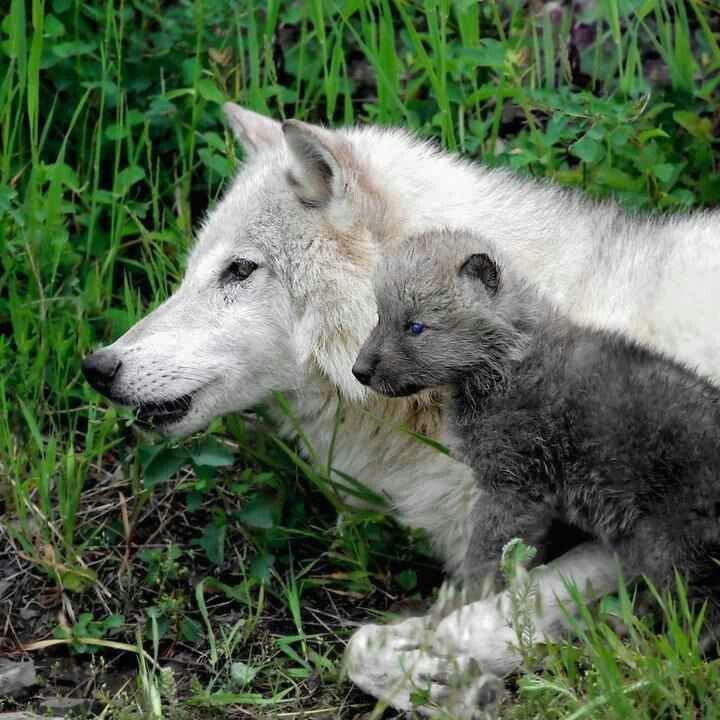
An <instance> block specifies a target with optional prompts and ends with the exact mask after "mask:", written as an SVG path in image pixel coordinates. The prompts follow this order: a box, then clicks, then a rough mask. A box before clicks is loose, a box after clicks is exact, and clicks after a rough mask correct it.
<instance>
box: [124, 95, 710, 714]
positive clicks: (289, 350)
mask: <svg viewBox="0 0 720 720" xmlns="http://www.w3.org/2000/svg"><path fill="white" fill-rule="evenodd" d="M226 112H227V114H228V116H229V118H230V121H231V124H232V126H233V129H234V130H235V133H236V135H237V136H238V138H239V139H240V140H241V142H243V143H244V146H245V149H246V152H247V153H248V156H249V158H248V161H247V162H246V163H245V165H244V167H243V169H242V171H241V172H240V174H239V175H238V177H237V178H236V180H235V181H234V183H233V184H232V186H231V187H230V188H229V189H228V191H227V193H226V195H225V197H224V198H223V199H222V201H221V202H220V203H219V204H218V205H217V207H216V208H214V209H213V210H212V211H211V213H210V214H209V215H208V217H207V219H206V221H205V222H204V223H203V226H202V228H201V230H200V232H199V235H198V240H197V243H196V246H195V249H194V251H193V253H192V255H191V257H190V261H189V263H188V268H187V273H186V276H185V279H184V281H183V283H182V286H181V287H180V288H179V290H178V291H177V292H176V294H175V295H174V296H173V297H172V298H171V299H170V300H168V302H167V303H165V304H164V305H163V306H161V308H159V309H158V310H156V311H155V312H154V313H152V314H151V315H149V316H148V317H147V318H145V319H144V320H143V321H141V322H140V323H138V325H137V326H135V327H134V328H132V329H131V330H130V331H129V332H128V333H127V334H126V335H125V336H123V337H122V338H120V339H119V340H118V341H117V342H116V343H115V344H114V346H113V347H114V349H115V350H116V351H117V353H118V354H119V356H120V358H121V359H122V363H123V364H122V367H121V370H120V372H119V374H118V377H117V384H118V391H119V392H122V393H124V394H125V396H126V397H127V398H128V401H129V402H133V403H140V402H147V401H152V400H157V399H170V398H172V397H173V396H178V395H181V394H184V393H189V392H194V393H195V394H194V397H193V402H192V406H191V409H190V412H189V414H188V415H187V416H186V417H185V418H184V419H183V420H182V421H180V422H179V423H177V424H176V425H175V426H174V427H172V428H170V430H171V431H172V432H174V433H177V434H183V433H188V432H191V431H194V430H196V429H198V428H201V427H202V426H204V425H206V424H207V423H208V422H209V421H210V420H211V419H212V417H214V416H216V415H219V414H222V413H228V412H233V411H238V410H242V409H245V408H247V407H249V406H250V405H252V404H254V403H257V402H259V401H261V400H266V399H268V398H269V397H270V396H271V394H272V392H273V391H275V390H281V391H284V392H286V393H288V394H289V396H290V398H291V400H292V404H293V408H294V411H295V413H296V414H297V417H298V420H299V421H300V423H301V425H302V428H303V432H304V434H305V436H306V437H307V438H309V440H310V442H311V443H312V445H313V447H314V450H315V452H316V454H317V456H318V457H319V458H321V460H322V462H323V463H327V464H331V465H332V466H333V467H335V468H338V469H339V470H341V471H342V472H344V473H347V474H349V475H351V476H353V477H355V478H357V479H358V480H360V481H361V482H363V483H365V484H366V485H368V486H369V487H370V488H372V489H374V490H375V491H376V492H378V493H380V494H382V495H384V496H386V497H387V498H388V499H389V501H390V502H391V503H392V505H393V506H394V508H395V511H396V513H397V516H398V518H399V519H400V521H401V522H403V523H405V524H407V525H410V526H414V527H418V528H423V529H425V530H426V531H427V532H428V534H429V536H430V539H431V541H432V543H433V546H434V547H435V549H436V551H437V553H438V555H439V556H440V557H441V558H442V559H443V560H444V561H445V563H446V566H447V568H448V570H449V571H451V572H452V571H454V570H455V569H457V568H458V566H459V564H460V561H461V559H462V557H463V556H464V553H465V549H466V546H467V542H468V532H469V523H468V516H469V512H470V509H471V508H472V506H473V504H474V503H475V502H478V501H481V494H480V492H479V490H478V489H477V488H476V486H475V483H474V482H473V480H472V475H471V472H470V471H469V469H467V468H466V467H464V466H462V465H459V464H458V463H456V462H455V461H453V460H451V459H449V458H447V457H445V456H444V455H441V454H439V453H437V452H436V451H434V450H432V449H430V448H428V447H426V446H424V445H421V444H419V443H418V442H416V441H414V440H412V439H411V438H410V437H409V436H408V435H407V434H405V433H403V432H401V431H399V430H396V429H395V428H396V427H397V426H399V425H406V426H407V425H409V426H410V427H411V428H413V429H415V430H420V431H422V432H428V433H431V434H434V435H435V436H436V437H438V438H439V439H440V440H444V439H446V438H444V436H443V431H442V422H441V420H442V419H441V417H440V414H439V410H438V407H439V405H438V399H437V398H433V397H431V396H425V397H423V398H419V399H416V400H411V401H389V400H384V399H380V398H377V397H373V396H370V395H368V394H367V392H366V390H365V389H364V388H363V387H362V386H361V385H360V384H359V383H357V382H356V381H355V379H354V378H353V376H352V374H351V367H352V364H353V362H354V360H355V356H356V354H357V352H358V350H359V348H360V345H361V343H362V341H363V340H364V338H365V337H366V335H367V334H368V333H369V331H370V329H371V327H372V326H373V324H374V322H375V304H374V297H373V293H372V283H371V279H372V273H373V268H374V266H375V264H376V262H377V259H378V258H379V257H380V255H381V253H382V252H383V250H384V248H386V247H388V246H389V245H392V244H394V243H396V242H398V241H400V240H402V239H404V238H405V237H407V236H408V235H411V234H415V233H419V232H422V231H426V230H429V229H432V228H437V227H439V226H445V227H449V228H470V229H472V230H473V231H475V232H477V233H480V234H482V235H484V236H486V237H488V238H491V239H492V240H494V241H495V242H496V243H497V244H498V245H499V246H501V247H502V248H503V249H504V251H506V253H507V254H508V256H510V257H511V258H512V260H513V262H516V263H517V264H518V269H519V271H520V272H521V273H522V274H524V275H526V276H528V277H530V278H532V279H533V280H534V282H535V283H536V284H537V285H538V286H539V287H540V288H541V289H542V290H543V291H545V292H546V293H547V294H548V296H549V297H551V298H552V299H553V300H554V301H555V302H557V303H558V304H559V305H560V306H561V307H562V309H564V310H565V311H566V312H568V313H570V314H571V315H572V317H573V318H574V319H575V320H578V321H581V322H585V323H589V324H593V325H597V326H601V327H611V328H615V329H618V330H621V331H623V332H626V333H627V334H629V335H630V336H632V337H634V338H637V339H639V340H643V341H646V342H648V343H650V344H651V345H653V346H654V347H656V348H657V349H659V350H663V351H665V352H668V353H670V354H672V355H674V356H675V357H676V358H678V359H680V360H682V361H685V362H686V363H688V364H689V365H691V366H693V367H696V368H698V369H699V370H700V371H701V372H704V373H706V374H708V375H710V376H713V377H716V378H718V377H720V314H718V313H717V312H716V307H717V306H718V300H720V283H718V281H717V279H718V277H720V272H719V271H720V243H719V242H718V238H719V237H720V220H719V218H718V215H717V214H697V215H695V216H691V217H678V218H675V219H648V218H637V219H633V218H630V217H628V216H626V215H624V214H623V213H622V212H621V211H620V210H619V209H618V208H617V207H615V206H614V205H611V204H593V203H590V202H588V201H587V200H585V199H583V198H582V197H581V196H579V195H577V194H573V193H568V192H566V191H563V190H561V189H559V188H557V187H555V186H553V185H550V184H539V183H534V182H529V181H523V180H520V179H519V178H517V177H516V176H514V175H512V174H510V173H507V172H504V171H489V170H486V169H483V168H481V167H479V166H477V165H473V164H470V163H467V162H464V161H462V160H460V159H458V158H456V157H452V156H450V155H447V154H444V153H441V152H439V151H438V150H436V149H435V148H434V147H433V146H431V145H429V144H427V143H422V142H419V141H417V140H416V139H414V138H413V137H411V136H410V135H408V134H407V133H405V132H403V131H400V130H391V129H381V128H377V127H365V128H353V129H347V130H343V131H337V132H331V131H328V130H324V129H321V128H318V127H316V126H310V125H305V124H303V123H297V122H294V121H293V122H292V123H289V124H286V125H285V126H284V127H283V128H282V129H281V126H280V125H279V124H278V123H275V122H274V121H271V120H269V119H267V118H263V117H261V116H259V115H256V114H255V113H251V112H249V111H246V110H242V109H241V108H238V107H237V106H234V105H230V106H228V107H227V108H226ZM283 130H284V132H283ZM286 137H287V138H288V139H289V143H288V142H286V141H285V139H284V138H286ZM328 169H329V171H330V175H329V176H328V172H327V171H328ZM288 171H290V176H289V175H288ZM301 200H302V202H301ZM309 205H314V207H309ZM236 257H244V258H249V259H252V260H253V261H254V262H257V263H258V265H259V269H258V270H257V271H256V272H255V273H254V274H253V276H252V277H251V278H250V280H249V281H248V282H247V283H246V284H245V285H244V286H243V287H242V288H235V289H234V290H233V291H232V295H231V297H230V298H229V301H228V299H227V298H226V295H227V293H226V291H224V290H222V289H221V288H219V286H218V277H219V276H220V274H221V273H222V270H223V268H224V267H225V266H226V265H227V263H228V262H229V261H230V260H231V259H232V258H236ZM338 397H340V398H342V401H343V404H344V421H343V424H342V426H341V427H340V429H339V431H338V433H337V437H336V439H335V441H334V445H333V441H332V438H333V435H334V432H333V430H334V425H335V418H336V403H337V399H338ZM331 446H333V452H334V455H333V457H332V458H331V459H328V454H329V452H330V449H331ZM328 460H329V462H328ZM561 573H562V574H564V575H567V576H569V577H573V578H575V579H576V580H578V581H580V582H583V584H584V580H585V579H588V580H592V581H593V583H594V585H595V590H596V591H601V592H604V591H607V590H609V589H611V587H612V584H613V582H614V577H615V568H614V562H613V559H612V558H611V557H610V556H609V554H608V553H607V552H606V551H604V550H602V549H600V548H599V547H596V546H586V547H583V548H579V549H578V550H576V551H575V552H574V553H573V554H571V555H568V556H566V557H564V558H561V559H560V560H559V561H558V563H556V564H555V565H553V566H549V567H548V569H547V570H544V571H543V572H542V573H541V574H540V579H541V587H542V590H541V591H542V594H543V596H544V597H545V600H546V602H545V604H544V606H545V612H544V614H543V616H542V617H541V618H539V619H538V623H539V624H540V627H541V631H543V630H548V629H549V628H553V627H555V626H556V625H557V624H558V622H559V617H558V615H559V614H558V612H557V605H556V603H555V602H554V600H553V597H554V594H555V593H556V592H557V593H559V595H560V596H561V597H562V596H563V585H562V583H561V582H560V581H559V577H560V574H561ZM506 603H507V599H506V598H504V596H501V597H500V598H499V599H496V600H486V601H483V603H479V604H472V605H469V606H468V607H467V608H464V609H463V610H462V611H458V613H456V614H455V615H454V616H451V617H450V618H448V619H447V620H445V621H443V623H442V624H441V626H440V628H439V631H438V635H437V640H436V643H435V645H434V646H433V647H434V648H437V647H442V646H445V647H452V648H453V652H454V653H455V654H456V655H457V656H458V657H466V656H467V657H473V658H476V659H478V660H480V661H481V663H482V664H484V665H485V666H487V667H489V668H492V669H494V670H496V671H499V672H504V671H506V670H509V669H510V668H511V667H513V665H514V664H515V663H516V661H517V658H516V657H515V655H514V654H513V652H512V651H511V650H510V649H508V645H507V643H508V641H511V640H512V632H511V631H510V629H509V628H508V626H507V617H506V613H505V611H504V610H503V609H502V608H503V607H505V604H506ZM419 624H422V621H409V623H406V624H405V625H403V624H400V625H395V626H390V627H385V628H378V627H377V626H367V627H366V628H364V629H362V630H361V631H359V633H358V634H357V635H356V636H355V638H354V639H353V640H352V641H351V643H350V646H349V653H348V657H349V664H350V670H351V676H352V677H353V679H354V680H355V681H356V682H357V683H358V684H359V685H361V686H362V687H364V688H365V689H366V690H368V691H369V692H372V693H373V694H375V695H376V696H378V697H382V698H384V699H386V700H388V701H389V702H392V703H393V704H396V705H397V706H399V707H405V706H407V703H408V702H409V700H408V698H409V692H410V687H411V685H412V681H413V678H412V673H410V680H407V679H406V680H403V679H399V678H398V668H400V667H401V665H403V664H406V661H409V660H410V659H412V658H409V656H408V657H406V656H405V655H404V653H405V652H406V651H405V650H403V647H404V646H405V645H404V643H405V639H406V635H407V633H408V632H409V630H408V628H410V630H412V632H414V629H416V628H417V627H418V626H419ZM411 634H412V633H411ZM382 638H389V639H390V641H389V642H388V644H387V645H386V646H385V649H384V650H383V651H382V652H379V653H378V652H377V651H376V650H373V651H372V652H369V651H368V648H371V647H374V646H375V645H376V644H377V643H376V642H375V641H380V640H381V639H382ZM396 640H397V642H396ZM412 652H413V653H415V655H414V656H413V658H415V659H417V660H418V661H422V662H425V663H426V664H427V663H429V664H431V665H432V664H435V665H437V663H438V662H439V661H438V657H439V656H438V654H437V652H436V650H433V649H432V648H431V649H430V650H428V651H427V652H425V651H422V652H421V651H418V650H413V651H412ZM418 653H419V655H418ZM402 677H404V678H407V677H408V676H406V675H402ZM395 690H397V693H398V694H395Z"/></svg>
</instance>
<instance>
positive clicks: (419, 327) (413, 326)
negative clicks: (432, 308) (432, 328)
mask: <svg viewBox="0 0 720 720" xmlns="http://www.w3.org/2000/svg"><path fill="white" fill-rule="evenodd" d="M408 330H409V331H410V334H411V335H420V333H421V332H423V331H424V330H425V326H424V325H423V324H422V323H419V322H412V323H410V324H409V325H408Z"/></svg>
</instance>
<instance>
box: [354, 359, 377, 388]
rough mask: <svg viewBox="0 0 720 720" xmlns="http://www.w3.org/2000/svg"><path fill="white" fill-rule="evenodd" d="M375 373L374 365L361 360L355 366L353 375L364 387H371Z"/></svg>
mask: <svg viewBox="0 0 720 720" xmlns="http://www.w3.org/2000/svg"><path fill="white" fill-rule="evenodd" d="M374 371H375V367H374V363H371V362H367V361H366V360H364V359H362V358H359V359H358V360H357V362H356V363H355V364H354V365H353V369H352V374H353V375H354V376H355V377H356V378H357V379H358V381H359V382H361V383H362V384H363V385H369V384H370V381H371V380H372V376H373V372H374Z"/></svg>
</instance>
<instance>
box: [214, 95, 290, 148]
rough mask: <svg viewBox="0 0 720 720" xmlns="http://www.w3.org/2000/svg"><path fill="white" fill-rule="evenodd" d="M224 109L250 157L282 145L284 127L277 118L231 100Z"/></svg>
mask: <svg viewBox="0 0 720 720" xmlns="http://www.w3.org/2000/svg"><path fill="white" fill-rule="evenodd" d="M223 111H224V112H225V117H226V118H227V121H228V124H229V125H230V127H231V128H232V131H233V134H234V135H235V137H236V138H237V141H238V142H239V143H240V144H241V145H242V146H243V149H244V150H245V154H246V155H247V156H248V157H252V156H253V155H257V154H258V153H259V152H261V151H262V150H267V149H270V148H273V147H277V146H278V145H282V143H283V133H282V127H281V125H280V123H279V122H277V120H272V119H271V118H269V117H265V116H264V115H260V114H259V113H256V112H253V111H252V110H246V109H245V108H242V107H240V106H239V105H236V104H235V103H231V102H228V103H225V104H224V105H223Z"/></svg>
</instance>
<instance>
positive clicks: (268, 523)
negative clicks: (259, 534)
mask: <svg viewBox="0 0 720 720" xmlns="http://www.w3.org/2000/svg"><path fill="white" fill-rule="evenodd" d="M273 510H274V505H273V501H272V500H271V499H270V498H269V497H267V496H266V495H256V496H255V497H254V498H252V499H251V500H250V502H248V504H247V506H246V508H245V509H244V510H241V511H240V512H238V513H236V517H237V519H238V520H239V521H240V522H241V523H243V524H244V525H248V526H250V527H254V528H260V529H263V530H268V529H269V528H271V527H273V526H274V525H275V520H274V517H273Z"/></svg>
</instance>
